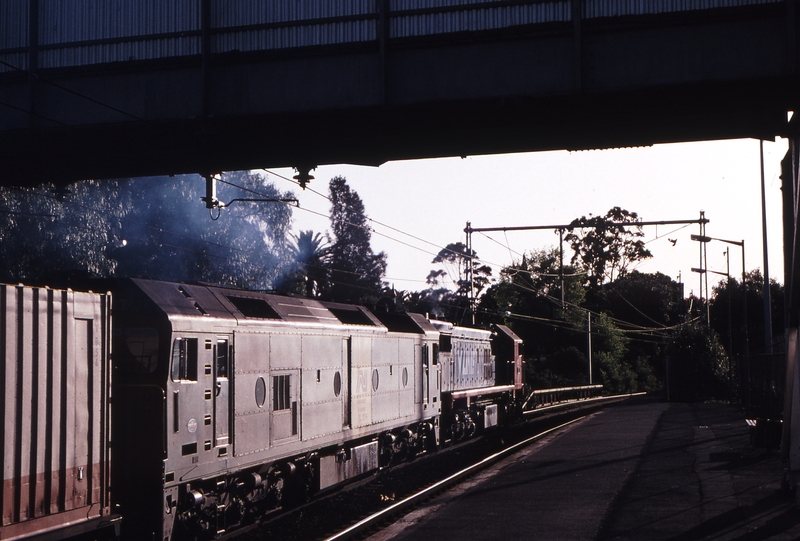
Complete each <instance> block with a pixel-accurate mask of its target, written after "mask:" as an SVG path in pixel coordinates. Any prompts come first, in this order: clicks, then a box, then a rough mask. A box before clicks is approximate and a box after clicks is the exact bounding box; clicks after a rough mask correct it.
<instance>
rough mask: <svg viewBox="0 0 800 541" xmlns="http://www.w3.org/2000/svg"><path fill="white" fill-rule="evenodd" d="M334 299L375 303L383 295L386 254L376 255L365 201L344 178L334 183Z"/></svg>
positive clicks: (332, 209) (331, 292)
mask: <svg viewBox="0 0 800 541" xmlns="http://www.w3.org/2000/svg"><path fill="white" fill-rule="evenodd" d="M329 188H330V199H331V228H332V230H333V244H332V246H331V249H330V271H331V272H330V277H331V278H330V280H331V285H330V294H329V298H330V300H334V301H337V302H356V303H368V304H374V303H375V302H376V301H377V300H378V299H379V298H380V296H381V289H382V286H383V283H382V280H383V276H384V273H385V272H386V254H385V253H384V252H381V253H379V254H375V253H373V251H372V248H371V246H370V239H371V236H372V233H371V232H370V228H369V226H368V223H367V222H368V218H367V216H366V214H365V213H364V204H363V203H362V202H361V198H360V197H359V196H358V194H357V193H356V192H354V191H351V190H350V187H349V186H348V185H347V179H345V178H344V177H334V178H332V179H331V180H330V184H329Z"/></svg>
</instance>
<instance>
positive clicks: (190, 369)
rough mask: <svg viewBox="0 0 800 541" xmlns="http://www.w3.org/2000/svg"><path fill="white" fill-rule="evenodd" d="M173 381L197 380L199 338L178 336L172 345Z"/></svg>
mask: <svg viewBox="0 0 800 541" xmlns="http://www.w3.org/2000/svg"><path fill="white" fill-rule="evenodd" d="M172 381H197V338H176V339H175V343H174V344H173V345H172Z"/></svg>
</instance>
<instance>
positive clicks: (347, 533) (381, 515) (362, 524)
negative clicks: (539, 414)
mask: <svg viewBox="0 0 800 541" xmlns="http://www.w3.org/2000/svg"><path fill="white" fill-rule="evenodd" d="M585 418H586V416H585V415H584V416H581V417H578V418H576V419H573V420H571V421H568V422H566V423H562V424H560V425H558V426H555V427H553V428H549V429H547V430H545V431H543V432H540V433H538V434H536V435H535V436H531V437H530V438H527V439H525V440H523V441H521V442H519V443H515V444H514V445H511V446H510V447H508V448H506V449H503V450H502V451H498V452H497V453H494V454H493V455H490V456H488V457H486V458H484V459H483V460H481V461H480V462H477V463H475V464H473V465H472V466H469V467H467V468H464V469H463V470H461V471H459V472H457V473H454V474H453V475H451V476H449V477H447V478H445V479H443V480H441V481H438V482H436V483H434V484H433V485H431V486H429V487H427V488H425V489H423V490H421V491H419V492H417V493H416V494H412V495H411V496H409V497H407V498H405V499H403V500H401V501H399V502H397V503H395V504H392V505H390V506H389V507H387V508H386V509H383V510H381V511H378V512H377V513H373V514H372V515H370V516H368V517H367V518H365V519H363V520H361V521H359V522H357V523H356V524H354V525H352V526H350V527H349V528H347V529H346V530H343V531H341V532H339V533H338V534H336V535H333V536H331V537H328V538H327V539H325V541H343V540H345V539H350V538H351V537H352V536H354V535H357V534H359V533H361V532H363V531H365V530H367V529H369V528H371V527H372V526H374V525H375V523H377V522H378V521H380V520H385V519H387V518H388V517H389V516H391V515H392V514H393V513H399V512H400V511H402V510H404V509H407V508H409V507H412V506H413V505H416V504H417V503H419V502H420V501H422V500H424V499H426V498H428V497H431V496H433V495H434V494H435V493H436V492H437V491H441V490H444V489H445V488H448V487H449V486H451V485H453V484H455V483H456V482H458V481H460V480H462V479H463V478H465V477H467V476H469V475H470V474H472V473H474V472H476V471H479V470H481V469H483V468H485V467H487V466H490V465H492V464H494V463H495V462H497V461H499V460H500V459H502V458H505V457H506V456H508V455H510V454H512V453H514V452H516V451H517V450H518V449H520V448H522V447H524V446H526V445H529V444H531V443H533V442H534V441H536V440H538V439H541V438H543V437H544V436H546V435H548V434H550V433H552V432H555V431H556V430H560V429H562V428H564V427H566V426H569V425H571V424H573V423H576V422H578V421H580V420H582V419H585Z"/></svg>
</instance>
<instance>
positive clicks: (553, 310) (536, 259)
mask: <svg viewBox="0 0 800 541" xmlns="http://www.w3.org/2000/svg"><path fill="white" fill-rule="evenodd" d="M561 270H562V269H561V268H560V256H559V252H558V250H557V249H555V248H550V249H548V250H541V251H534V252H528V253H525V254H524V255H523V257H522V260H521V261H519V262H517V263H514V264H513V265H510V266H508V267H505V268H504V269H503V270H502V271H501V272H500V279H499V281H498V282H497V283H496V284H494V285H492V286H491V287H490V288H489V289H488V290H487V292H486V293H485V294H484V295H483V297H482V298H481V300H480V303H479V315H480V317H481V319H480V321H481V322H483V323H484V324H489V323H504V324H507V325H509V326H510V327H511V328H512V329H513V330H514V332H516V333H517V334H518V335H519V336H520V337H521V338H522V339H523V341H524V342H525V344H526V348H527V349H526V352H527V354H528V355H529V356H535V357H543V356H547V355H548V354H550V353H552V352H554V351H558V350H559V349H560V348H564V347H568V346H577V347H584V348H585V346H584V343H585V335H583V334H582V333H576V332H575V331H574V325H575V324H578V325H583V324H584V320H585V316H581V315H580V314H579V312H580V311H579V310H575V309H574V307H576V306H578V305H580V304H582V303H583V300H584V298H585V291H584V289H583V286H582V284H581V281H582V276H580V275H576V274H575V269H574V268H573V267H570V266H566V267H564V269H563V273H564V276H565V278H564V301H565V303H566V304H565V305H564V307H562V305H561V298H562V294H561V290H562V284H561ZM569 307H573V308H572V309H570V308H569Z"/></svg>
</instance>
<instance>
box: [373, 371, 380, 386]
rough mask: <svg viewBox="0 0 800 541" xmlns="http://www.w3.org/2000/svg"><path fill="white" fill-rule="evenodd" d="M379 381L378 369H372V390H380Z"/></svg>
mask: <svg viewBox="0 0 800 541" xmlns="http://www.w3.org/2000/svg"><path fill="white" fill-rule="evenodd" d="M378 383H380V376H378V369H377V368H376V369H375V370H373V371H372V390H373V391H377V390H378Z"/></svg>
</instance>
